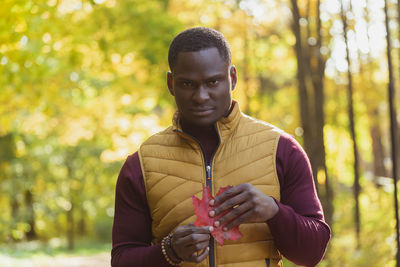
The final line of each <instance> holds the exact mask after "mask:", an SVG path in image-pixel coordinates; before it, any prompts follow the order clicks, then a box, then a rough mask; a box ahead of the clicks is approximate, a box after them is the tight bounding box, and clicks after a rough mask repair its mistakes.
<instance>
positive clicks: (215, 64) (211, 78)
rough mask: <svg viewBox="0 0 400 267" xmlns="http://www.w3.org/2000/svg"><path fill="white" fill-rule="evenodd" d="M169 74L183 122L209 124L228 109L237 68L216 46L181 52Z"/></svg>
mask: <svg viewBox="0 0 400 267" xmlns="http://www.w3.org/2000/svg"><path fill="white" fill-rule="evenodd" d="M167 78H168V89H169V91H170V93H171V94H172V95H173V96H174V97H175V102H176V105H177V107H178V110H179V112H180V114H181V119H182V120H183V121H184V122H188V123H191V124H195V125H197V126H210V125H213V124H214V123H215V122H217V121H218V120H219V119H220V118H221V117H223V116H225V115H227V113H228V112H229V109H230V106H231V103H232V90H233V89H234V88H235V85H236V69H235V67H234V66H229V65H228V64H227V63H226V62H225V61H224V60H223V58H222V57H221V55H220V54H219V52H218V49H217V48H207V49H204V50H200V51H197V52H181V53H179V54H178V58H177V61H176V64H175V66H174V67H173V70H172V73H171V72H169V73H168V76H167Z"/></svg>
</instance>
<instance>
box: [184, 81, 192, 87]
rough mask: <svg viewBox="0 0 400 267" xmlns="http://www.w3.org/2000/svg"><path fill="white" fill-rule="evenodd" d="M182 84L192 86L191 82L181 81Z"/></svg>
mask: <svg viewBox="0 0 400 267" xmlns="http://www.w3.org/2000/svg"><path fill="white" fill-rule="evenodd" d="M182 84H183V86H185V87H192V86H193V83H192V82H183V83H182Z"/></svg>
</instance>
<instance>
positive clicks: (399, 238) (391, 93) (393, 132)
mask: <svg viewBox="0 0 400 267" xmlns="http://www.w3.org/2000/svg"><path fill="white" fill-rule="evenodd" d="M384 11H385V27H386V44H387V48H386V52H387V62H388V71H389V84H388V98H389V99H388V102H389V115H390V137H391V141H392V142H391V145H392V173H393V184H394V207H395V219H396V245H397V254H396V262H397V266H400V233H399V227H400V222H399V207H398V199H397V180H398V179H397V175H398V172H397V168H398V166H397V145H398V143H397V142H398V139H397V137H398V136H397V129H398V128H397V115H396V109H395V105H394V103H393V102H394V100H395V99H396V97H395V90H394V77H393V68H392V56H391V47H392V46H391V43H390V41H391V38H390V28H389V17H388V2H387V0H385V6H384ZM399 11H400V9H399ZM399 14H400V13H399Z"/></svg>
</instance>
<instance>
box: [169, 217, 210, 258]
mask: <svg viewBox="0 0 400 267" xmlns="http://www.w3.org/2000/svg"><path fill="white" fill-rule="evenodd" d="M212 231H213V227H212V226H203V227H197V226H194V225H193V224H188V225H184V226H179V227H178V228H177V229H176V231H175V232H174V234H173V236H172V239H171V246H172V249H173V250H174V251H175V253H176V254H177V256H179V257H180V258H181V259H182V260H184V261H190V262H196V263H199V262H202V261H203V260H204V259H205V258H206V257H207V256H208V252H209V250H210V248H209V247H208V244H209V242H210V234H211V232H212Z"/></svg>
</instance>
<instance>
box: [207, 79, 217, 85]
mask: <svg viewBox="0 0 400 267" xmlns="http://www.w3.org/2000/svg"><path fill="white" fill-rule="evenodd" d="M217 84H218V80H211V81H208V86H216V85H217Z"/></svg>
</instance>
